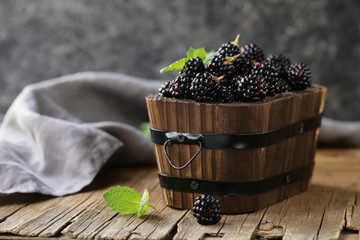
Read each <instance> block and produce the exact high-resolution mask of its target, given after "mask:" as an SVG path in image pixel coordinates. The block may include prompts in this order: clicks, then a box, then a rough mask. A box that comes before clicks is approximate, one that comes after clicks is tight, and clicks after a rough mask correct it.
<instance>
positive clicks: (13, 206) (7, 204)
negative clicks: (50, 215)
mask: <svg viewBox="0 0 360 240" xmlns="http://www.w3.org/2000/svg"><path fill="white" fill-rule="evenodd" d="M41 198H44V197H43V196H41V195H39V194H21V193H15V194H9V195H7V194H0V222H1V221H3V220H4V219H6V218H7V217H8V216H10V215H12V214H13V213H15V212H16V211H18V210H19V209H21V208H23V207H25V206H26V205H28V204H30V203H32V202H34V201H36V200H37V201H39V200H40V199H41ZM45 198H46V197H45ZM45 198H44V199H45Z"/></svg>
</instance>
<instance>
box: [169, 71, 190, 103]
mask: <svg viewBox="0 0 360 240" xmlns="http://www.w3.org/2000/svg"><path fill="white" fill-rule="evenodd" d="M190 85H191V78H189V77H184V76H177V77H176V78H175V79H174V80H173V81H171V86H170V94H171V96H173V97H175V98H187V99H189V98H190V97H191V94H190Z"/></svg>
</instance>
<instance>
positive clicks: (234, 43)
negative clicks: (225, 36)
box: [231, 34, 240, 46]
mask: <svg viewBox="0 0 360 240" xmlns="http://www.w3.org/2000/svg"><path fill="white" fill-rule="evenodd" d="M239 39H240V34H238V35H236V38H235V40H234V41H232V42H231V44H232V45H235V46H239Z"/></svg>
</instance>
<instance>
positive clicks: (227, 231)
mask: <svg viewBox="0 0 360 240" xmlns="http://www.w3.org/2000/svg"><path fill="white" fill-rule="evenodd" d="M265 212H266V209H262V210H260V211H257V212H254V213H250V214H238V215H227V216H226V220H225V224H224V226H223V228H222V229H221V230H220V233H219V234H218V235H221V236H222V239H224V240H225V239H226V240H230V239H243V240H246V239H248V240H250V239H253V237H254V232H255V230H256V229H257V226H258V225H259V223H260V221H261V219H262V217H263V216H264V214H265Z"/></svg>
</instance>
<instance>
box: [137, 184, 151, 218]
mask: <svg viewBox="0 0 360 240" xmlns="http://www.w3.org/2000/svg"><path fill="white" fill-rule="evenodd" d="M148 200H149V192H148V190H147V189H145V191H144V193H143V195H142V197H141V203H140V207H139V211H138V217H141V216H142V215H143V214H144V213H145V212H146V210H147V208H148Z"/></svg>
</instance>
